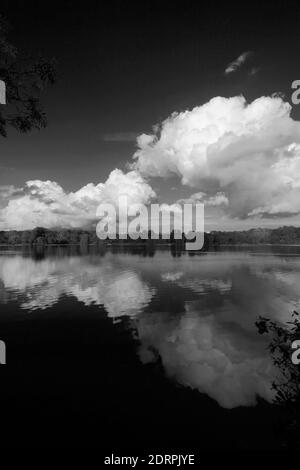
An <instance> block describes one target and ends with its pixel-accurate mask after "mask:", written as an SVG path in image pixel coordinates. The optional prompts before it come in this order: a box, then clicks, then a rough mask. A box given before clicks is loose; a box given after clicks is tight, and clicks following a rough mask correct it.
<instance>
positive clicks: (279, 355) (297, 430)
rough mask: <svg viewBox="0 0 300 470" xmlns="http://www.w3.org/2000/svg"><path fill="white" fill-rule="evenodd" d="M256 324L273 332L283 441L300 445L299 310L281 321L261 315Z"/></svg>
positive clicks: (264, 331) (272, 351)
mask: <svg viewBox="0 0 300 470" xmlns="http://www.w3.org/2000/svg"><path fill="white" fill-rule="evenodd" d="M256 327H257V329H258V332H259V333H260V334H265V335H269V336H270V343H269V345H268V350H269V352H270V355H271V357H272V361H273V364H274V365H275V366H276V368H277V370H278V375H277V377H276V379H275V380H274V381H273V383H272V388H273V389H274V390H275V399H274V403H275V404H276V405H278V406H279V407H280V408H281V409H282V411H283V413H282V418H281V423H280V428H281V431H282V445H283V446H284V447H288V448H298V449H299V448H300V365H297V364H294V363H293V361H292V354H293V352H294V351H295V350H294V349H292V344H293V342H294V341H296V340H300V319H299V314H298V313H297V312H294V313H293V314H292V318H291V321H290V322H288V323H287V324H286V325H285V324H283V325H282V324H279V323H277V322H274V321H272V320H270V319H269V318H263V317H259V320H258V321H257V322H256Z"/></svg>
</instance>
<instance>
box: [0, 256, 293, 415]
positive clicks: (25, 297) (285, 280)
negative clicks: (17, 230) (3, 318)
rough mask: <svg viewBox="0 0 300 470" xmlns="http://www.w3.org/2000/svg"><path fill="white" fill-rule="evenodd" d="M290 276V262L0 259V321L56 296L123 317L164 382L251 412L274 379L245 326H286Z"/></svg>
mask: <svg viewBox="0 0 300 470" xmlns="http://www.w3.org/2000/svg"><path fill="white" fill-rule="evenodd" d="M289 254H290V253H289ZM299 268H300V258H299V257H291V256H280V257H278V256H272V255H271V256H264V255H262V254H259V255H255V254H249V253H241V252H233V253H228V252H227V253H226V252H225V253H206V254H205V255H204V254H202V255H195V256H192V257H191V256H189V255H187V254H182V256H180V257H174V256H172V253H170V252H168V251H161V252H160V251H157V252H156V254H155V255H154V253H151V256H144V255H142V256H136V254H132V253H130V252H121V253H120V252H118V251H117V250H116V248H114V251H113V252H105V253H102V254H101V256H99V255H98V254H94V255H91V254H87V255H85V256H76V255H75V254H73V255H69V256H57V254H56V255H55V254H52V255H51V256H49V255H47V256H45V257H39V259H34V258H32V257H29V256H26V257H24V256H22V255H20V254H12V253H11V254H7V253H2V255H1V256H0V305H1V313H2V312H4V313H5V303H9V302H11V301H17V302H18V305H19V308H20V309H22V310H26V311H32V310H38V309H41V310H43V309H45V308H53V309H55V304H56V303H57V302H59V300H60V299H62V298H64V299H65V298H66V297H71V298H75V299H77V301H78V302H80V303H83V304H84V305H86V306H89V305H97V306H99V307H101V308H103V307H104V309H105V311H106V313H107V315H108V316H109V317H111V318H114V319H116V318H118V317H123V316H128V317H130V318H131V322H132V328H133V330H134V332H135V336H137V337H138V341H139V350H138V354H139V357H140V359H141V361H142V362H143V363H145V364H146V363H149V362H154V361H157V360H158V359H159V360H160V361H161V363H162V364H163V367H164V370H165V372H166V374H167V375H168V376H169V377H171V378H173V379H175V380H176V381H178V382H179V383H181V384H183V385H186V386H189V387H192V388H194V389H197V390H199V391H200V392H202V393H206V394H207V395H209V396H210V397H211V398H213V399H214V400H216V401H217V402H218V403H219V404H220V405H221V406H223V407H226V408H233V407H237V406H251V405H254V404H255V403H256V399H257V396H260V397H262V398H264V399H266V400H268V401H271V400H272V397H273V395H272V392H271V389H270V386H271V383H272V381H273V379H274V374H275V371H274V368H273V365H272V363H271V358H270V357H269V355H268V352H267V350H266V346H267V339H265V338H263V337H261V336H259V335H258V334H257V332H256V329H255V326H254V324H255V321H256V319H257V318H258V316H259V315H262V316H268V317H271V318H273V319H275V320H277V321H287V320H288V319H289V314H290V312H291V311H293V310H294V309H299V307H300V305H299V304H300V302H299V294H298V292H299V288H298V286H299V282H300V269H299ZM70 321H71V320H70Z"/></svg>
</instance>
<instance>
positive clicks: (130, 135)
mask: <svg viewBox="0 0 300 470" xmlns="http://www.w3.org/2000/svg"><path fill="white" fill-rule="evenodd" d="M138 134H139V133H138V132H112V133H110V134H104V135H103V136H102V140H104V142H135V141H136V138H137V136H138Z"/></svg>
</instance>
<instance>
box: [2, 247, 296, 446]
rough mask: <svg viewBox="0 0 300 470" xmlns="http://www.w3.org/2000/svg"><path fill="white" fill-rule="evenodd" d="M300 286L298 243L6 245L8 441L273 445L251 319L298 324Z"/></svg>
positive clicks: (275, 433) (266, 382) (268, 393)
mask: <svg viewBox="0 0 300 470" xmlns="http://www.w3.org/2000/svg"><path fill="white" fill-rule="evenodd" d="M299 285H300V248H299V247H277V248H276V247H251V248H250V247H249V248H241V249H239V248H229V247H227V248H224V249H222V250H218V251H213V252H201V253H195V252H176V251H174V250H171V249H168V248H164V249H156V250H150V251H149V250H147V249H146V248H138V247H135V248H134V247H132V248H126V249H125V248H123V249H122V248H116V247H113V248H111V249H106V250H96V249H93V248H92V247H90V249H85V250H81V251H80V249H79V248H78V247H71V248H70V247H65V248H64V247H62V248H55V247H52V248H48V249H46V250H43V249H38V250H35V251H30V250H29V249H21V248H17V249H11V248H5V247H2V248H1V250H0V339H1V340H3V341H5V343H6V352H7V365H6V367H5V368H2V378H1V392H0V397H1V400H2V404H3V413H2V415H3V416H2V431H1V442H3V443H5V444H7V443H11V442H18V443H24V445H27V446H31V445H37V444H38V445H44V446H52V447H53V446H56V445H57V446H60V445H76V446H78V445H83V446H89V445H99V446H102V447H103V446H104V447H105V448H107V449H109V450H111V451H118V450H120V449H122V448H126V449H128V446H129V447H130V448H132V449H133V448H139V447H143V448H145V447H147V448H149V449H150V448H151V449H155V450H156V452H158V451H159V450H163V451H166V449H169V448H172V446H177V447H176V448H177V453H178V452H179V451H180V449H182V450H183V449H184V450H186V449H188V448H190V449H193V450H194V451H195V450H196V449H198V450H201V449H207V448H208V449H211V448H213V449H214V448H216V449H220V448H275V447H276V446H278V445H280V439H281V436H280V419H281V411H278V409H277V407H276V406H275V405H274V404H272V400H273V398H274V392H273V391H272V389H271V384H272V381H273V380H274V378H275V377H276V374H277V373H278V371H276V369H275V368H274V366H273V364H272V360H271V357H270V354H269V352H268V350H267V346H268V339H267V338H266V337H265V336H261V335H259V334H258V332H257V328H256V327H255V321H256V320H257V319H258V317H259V316H260V315H262V316H267V317H269V318H272V319H274V320H277V321H279V322H286V321H289V320H290V318H291V316H290V315H291V312H293V310H297V309H299V310H300V296H299ZM29 423H30V432H29V429H28V425H29Z"/></svg>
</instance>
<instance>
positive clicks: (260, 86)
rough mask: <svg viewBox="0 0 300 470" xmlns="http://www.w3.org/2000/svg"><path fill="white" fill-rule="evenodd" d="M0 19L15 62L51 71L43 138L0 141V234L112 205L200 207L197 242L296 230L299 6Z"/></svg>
mask: <svg viewBox="0 0 300 470" xmlns="http://www.w3.org/2000/svg"><path fill="white" fill-rule="evenodd" d="M297 3H298V4H297ZM0 12H1V13H2V14H3V15H5V16H6V17H7V18H8V20H9V21H10V23H11V25H12V26H13V29H12V31H11V34H10V37H9V39H10V41H11V42H12V43H13V44H15V45H16V46H17V48H18V49H19V50H22V51H24V52H26V53H29V54H31V55H32V56H35V55H40V54H41V55H43V56H44V57H49V58H52V57H55V58H56V59H57V62H58V81H57V83H56V84H55V85H54V86H53V87H51V88H49V89H48V90H47V91H46V93H45V94H44V95H43V97H42V102H43V105H44V107H45V110H46V113H47V118H48V126H47V128H46V129H44V130H42V131H34V132H32V133H30V134H27V135H20V134H18V133H17V132H15V131H13V130H12V131H10V132H9V135H8V137H7V138H6V139H4V138H2V140H1V142H0V229H12V228H13V229H22V228H33V227H34V226H35V225H44V226H48V227H54V226H60V225H64V226H70V227H77V226H86V225H88V224H89V223H90V222H91V221H92V220H93V219H94V218H95V212H96V208H97V206H98V205H99V203H100V202H102V201H104V202H109V201H115V198H116V195H120V194H128V196H129V197H130V198H131V199H130V200H131V201H132V202H139V203H140V202H142V203H145V204H149V203H150V202H151V201H153V200H158V201H159V202H161V203H166V204H172V203H174V202H177V201H191V200H192V201H202V202H204V203H205V206H206V211H205V213H206V229H207V230H213V229H224V230H230V229H244V228H245V229H246V228H251V227H257V226H268V227H276V226H280V225H300V216H299V214H300V198H299V196H300V183H299V176H300V146H299V145H300V130H299V129H300V122H299V121H300V105H294V104H293V103H292V101H291V96H292V92H293V90H292V88H291V85H292V82H293V81H294V80H297V79H300V66H299V56H300V37H299V35H300V28H299V26H300V5H299V2H293V1H288V2H287V1H285V2H283V1H275V2H272V4H270V3H269V2H261V1H260V2H258V1H251V2H244V3H243V4H241V5H237V4H236V2H235V3H234V2H232V3H231V2H226V4H224V5H222V4H221V2H216V1H210V2H209V4H208V5H202V3H201V2H196V1H187V2H182V1H181V2H179V1H176V0H175V1H168V0H165V1H162V0H161V1H159V2H158V1H154V0H152V1H147V2H146V1H143V2H133V1H127V2H125V1H121V0H120V1H116V0H110V1H102V2H92V1H89V0H87V1H86V2H85V3H84V5H82V4H75V2H71V1H68V0H65V1H63V2H57V1H53V2H51V3H49V4H47V6H45V3H44V2H38V1H30V0H27V1H25V0H22V1H21V0H10V1H6V0H3V1H2V2H1V6H0ZM174 113H177V114H176V115H175V114H174ZM298 201H299V202H298Z"/></svg>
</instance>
